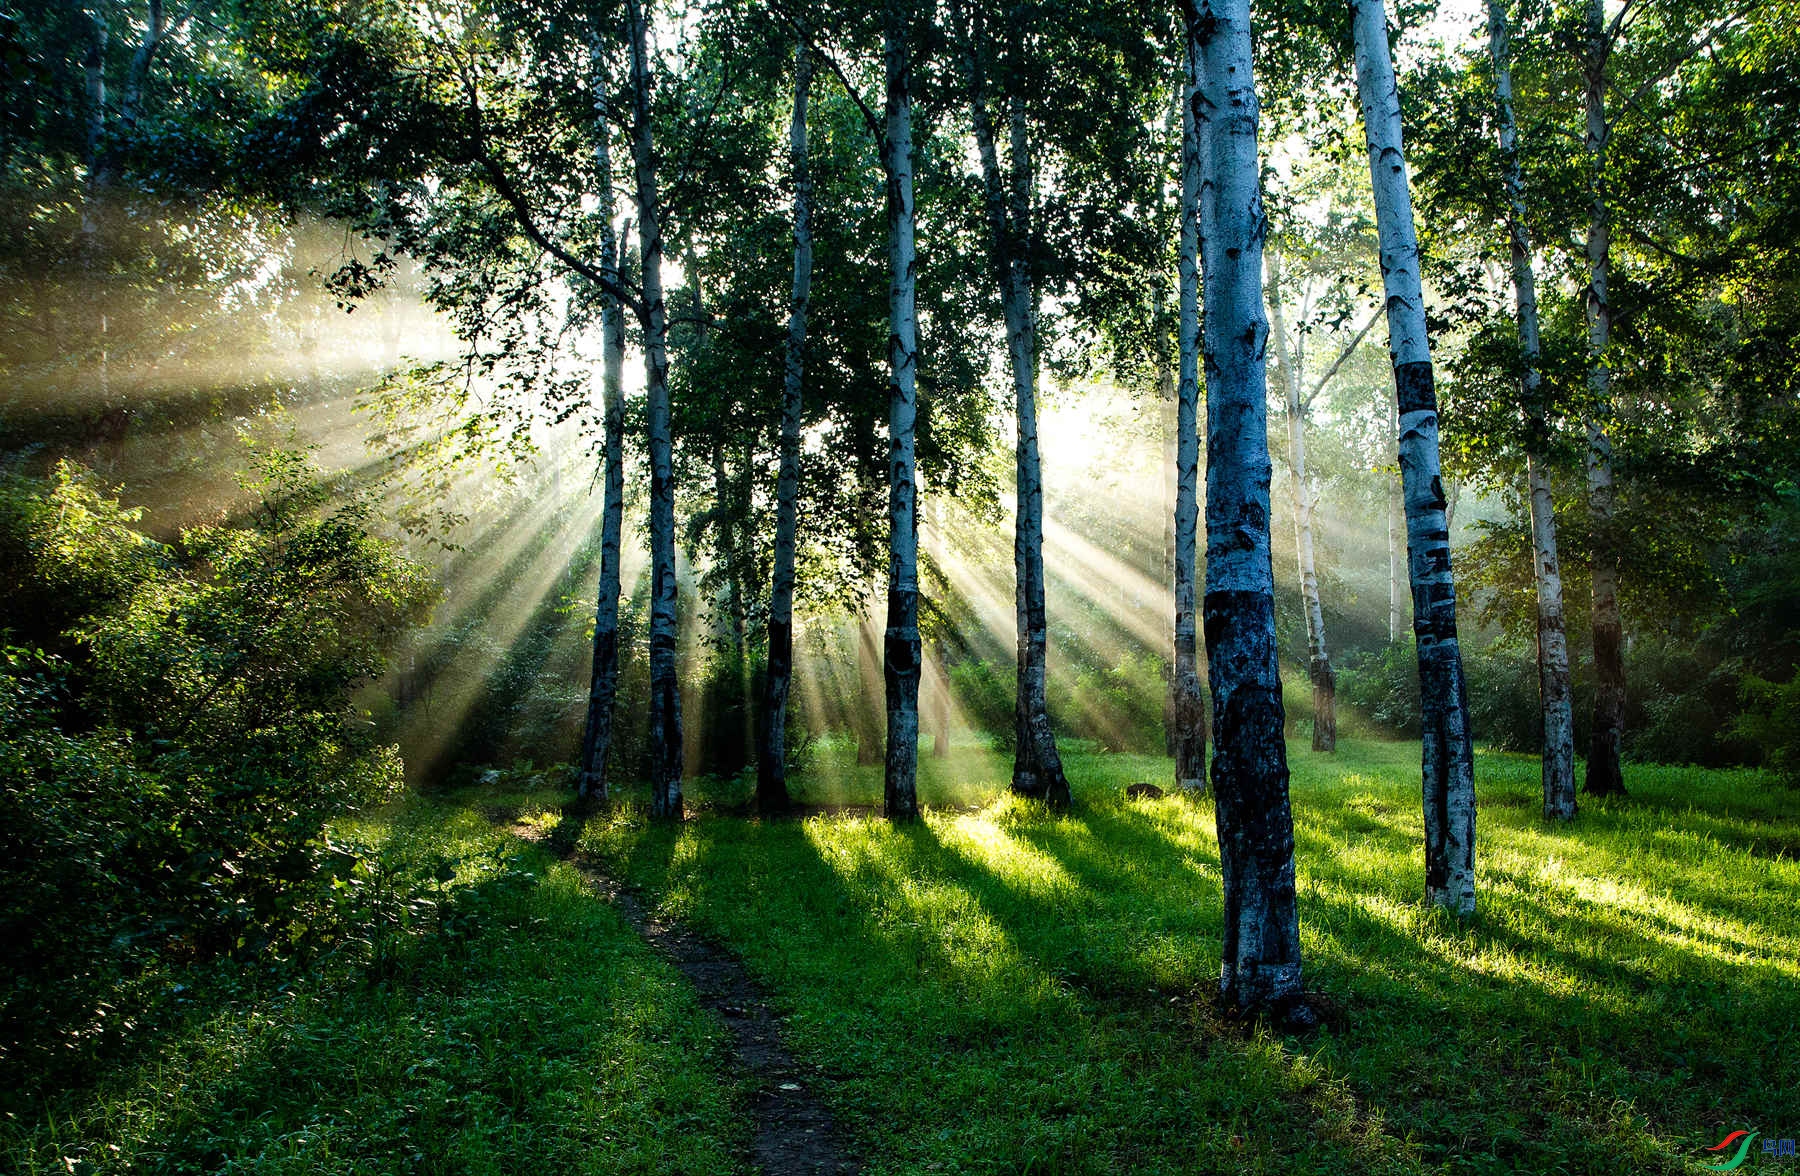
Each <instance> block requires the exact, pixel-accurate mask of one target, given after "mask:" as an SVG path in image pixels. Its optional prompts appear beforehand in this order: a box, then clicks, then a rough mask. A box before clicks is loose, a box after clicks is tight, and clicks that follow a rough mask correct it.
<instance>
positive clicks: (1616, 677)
mask: <svg viewBox="0 0 1800 1176" xmlns="http://www.w3.org/2000/svg"><path fill="white" fill-rule="evenodd" d="M1610 46H1611V39H1610V37H1609V36H1608V34H1607V30H1606V11H1605V7H1604V5H1603V4H1602V3H1601V0H1588V5H1587V54H1586V56H1587V60H1586V62H1585V63H1584V64H1585V67H1586V68H1585V71H1584V72H1585V74H1586V78H1585V80H1586V105H1587V143H1586V146H1587V165H1588V197H1589V201H1590V204H1589V212H1588V231H1587V259H1588V287H1587V322H1588V398H1589V401H1590V404H1589V406H1588V412H1587V422H1586V423H1587V442H1588V443H1587V491H1588V520H1589V525H1590V527H1591V529H1592V539H1591V546H1592V548H1593V572H1592V579H1593V586H1594V604H1593V608H1594V620H1593V629H1594V724H1593V735H1592V738H1591V741H1590V742H1589V744H1588V761H1587V790H1588V791H1589V792H1590V793H1592V794H1594V795H1595V796H1619V795H1623V794H1624V792H1625V775H1624V772H1623V771H1622V769H1621V768H1620V766H1619V743H1620V740H1621V739H1622V738H1623V736H1624V734H1625V660H1624V659H1625V652H1624V635H1625V626H1624V624H1623V622H1622V621H1621V620H1620V618H1619V551H1618V539H1617V536H1616V535H1614V533H1613V470H1612V441H1611V440H1610V439H1609V438H1608V437H1607V435H1606V430H1607V425H1608V423H1609V422H1610V421H1611V419H1612V367H1611V364H1610V362H1609V360H1608V359H1607V355H1606V349H1607V346H1608V344H1609V343H1610V342H1611V339H1612V301H1611V299H1610V296H1609V294H1608V290H1607V287H1608V286H1609V284H1610V282H1611V277H1612V260H1611V257H1610V253H1611V248H1612V209H1611V206H1610V205H1609V204H1608V196H1607V190H1606V148H1607V141H1608V139H1610V138H1611V134H1612V129H1611V127H1610V126H1608V124H1607V121H1606V67H1607V60H1608V57H1609V56H1610Z"/></svg>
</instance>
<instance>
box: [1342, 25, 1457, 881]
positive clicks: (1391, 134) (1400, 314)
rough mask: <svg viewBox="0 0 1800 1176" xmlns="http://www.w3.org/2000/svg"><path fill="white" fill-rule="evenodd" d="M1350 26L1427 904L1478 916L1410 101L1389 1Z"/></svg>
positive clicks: (1448, 529)
mask: <svg viewBox="0 0 1800 1176" xmlns="http://www.w3.org/2000/svg"><path fill="white" fill-rule="evenodd" d="M1351 18H1352V23H1353V29H1354V32H1355V38H1356V89H1357V95H1358V97H1359V98H1360V100H1361V103H1362V115H1363V126H1364V130H1365V131H1366V133H1367V135H1368V143H1369V175H1370V181H1371V183H1372V186H1373V188H1374V193H1375V221H1376V229H1377V233H1378V235H1379V237H1380V242H1381V272H1382V278H1383V285H1384V286H1385V287H1386V289H1385V293H1386V295H1387V315H1388V351H1389V354H1390V355H1391V356H1392V358H1393V364H1394V392H1395V401H1396V403H1397V404H1398V405H1399V410H1400V476H1401V481H1402V486H1403V491H1404V495H1405V499H1406V550H1407V561H1408V565H1409V569H1410V576H1409V579H1410V581H1411V583H1412V597H1413V633H1414V635H1415V637H1416V638H1417V641H1418V656H1419V712H1420V729H1421V734H1422V744H1423V748H1422V753H1423V764H1424V770H1423V777H1422V783H1423V792H1424V805H1425V894H1426V897H1427V898H1428V899H1429V900H1430V901H1431V902H1432V903H1434V904H1436V905H1438V906H1441V907H1445V908H1447V909H1448V910H1451V911H1454V912H1456V913H1458V914H1468V913H1470V912H1472V911H1473V910H1474V909H1475V758H1474V753H1475V749H1474V743H1473V740H1472V739H1471V737H1470V733H1469V721H1468V711H1469V704H1468V687H1467V685H1466V683H1465V682H1464V680H1463V669H1462V652H1461V649H1460V648H1459V646H1458V644H1457V639H1456V583H1455V580H1454V579H1453V578H1452V576H1451V572H1450V524H1449V520H1448V518H1447V517H1446V515H1445V511H1444V508H1445V505H1446V502H1445V498H1444V484H1443V478H1442V475H1441V470H1440V467H1439V465H1438V415H1437V389H1436V384H1435V382H1434V380H1433V376H1432V368H1431V347H1430V343H1429V341H1428V340H1427V338H1426V333H1425V297H1424V293H1423V290H1422V288H1421V285H1420V278H1419V242H1418V236H1417V234H1416V233H1415V231H1414V228H1413V212H1412V194H1411V192H1410V191H1409V189H1408V185H1407V176H1406V153H1405V149H1404V147H1403V145H1402V140H1401V131H1400V91H1399V86H1398V83H1397V82H1396V81H1395V78H1394V63H1393V59H1392V58H1391V56H1390V55H1389V52H1388V39H1387V12H1386V9H1385V8H1384V6H1383V5H1382V2H1381V0H1351Z"/></svg>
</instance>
